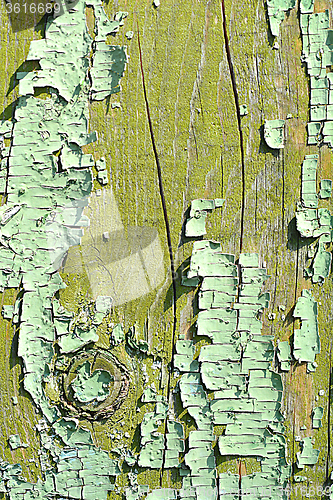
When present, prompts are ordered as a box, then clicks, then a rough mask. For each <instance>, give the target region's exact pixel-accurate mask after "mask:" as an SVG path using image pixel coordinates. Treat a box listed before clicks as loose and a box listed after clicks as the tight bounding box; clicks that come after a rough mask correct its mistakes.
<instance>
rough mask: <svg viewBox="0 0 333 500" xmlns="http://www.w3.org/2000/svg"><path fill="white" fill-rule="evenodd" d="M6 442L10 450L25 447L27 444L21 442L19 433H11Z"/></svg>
mask: <svg viewBox="0 0 333 500" xmlns="http://www.w3.org/2000/svg"><path fill="white" fill-rule="evenodd" d="M8 444H9V446H10V447H11V449H12V450H16V449H17V448H27V447H28V446H29V445H27V444H26V443H22V442H21V438H20V436H19V434H11V435H10V436H9V438H8Z"/></svg>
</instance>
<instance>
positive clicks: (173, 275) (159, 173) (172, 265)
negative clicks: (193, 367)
mask: <svg viewBox="0 0 333 500" xmlns="http://www.w3.org/2000/svg"><path fill="white" fill-rule="evenodd" d="M137 29H138V48H139V58H140V70H141V78H142V86H143V95H144V100H145V106H146V112H147V118H148V125H149V132H150V138H151V143H152V147H153V152H154V157H155V163H156V169H157V176H158V187H159V192H160V199H161V204H162V209H163V217H164V225H165V232H166V237H167V242H168V250H169V258H170V270H171V278H172V291H173V328H172V337H171V363H170V370H169V373H168V377H167V401H168V402H169V400H170V377H171V372H172V369H173V363H174V353H175V334H176V327H177V288H176V273H175V262H174V257H173V250H172V245H171V231H170V225H169V217H168V212H167V207H166V201H165V196H164V189H163V180H162V171H161V165H160V160H159V156H158V153H157V148H156V143H155V137H154V131H153V124H152V121H151V116H150V110H149V103H148V96H147V90H146V84H145V76H144V70H143V61H142V51H141V43H140V31H139V23H138V22H137ZM197 154H198V153H197ZM167 419H168V417H166V418H165V423H164V450H163V459H162V467H161V474H160V483H161V485H162V478H163V472H164V466H165V443H166V432H167Z"/></svg>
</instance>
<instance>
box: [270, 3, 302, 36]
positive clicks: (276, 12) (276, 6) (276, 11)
mask: <svg viewBox="0 0 333 500" xmlns="http://www.w3.org/2000/svg"><path fill="white" fill-rule="evenodd" d="M295 5H296V1H295V0H268V1H267V10H268V18H269V25H270V29H271V33H272V35H273V36H278V35H279V28H280V24H281V22H282V21H283V20H284V18H285V13H286V12H287V11H288V10H290V9H293V8H294V7H295Z"/></svg>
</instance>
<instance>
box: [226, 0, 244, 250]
mask: <svg viewBox="0 0 333 500" xmlns="http://www.w3.org/2000/svg"><path fill="white" fill-rule="evenodd" d="M221 12H222V27H223V35H224V42H225V49H226V54H227V60H228V66H229V72H230V78H231V83H232V91H233V94H234V100H235V106H236V115H237V124H238V133H239V145H240V153H241V172H242V205H241V221H240V238H239V253H242V249H243V232H244V211H245V154H244V145H243V132H242V124H241V114H240V106H239V99H238V92H237V85H236V78H235V72H234V67H233V63H232V59H231V53H230V47H229V38H228V31H227V21H226V15H225V6H224V0H221Z"/></svg>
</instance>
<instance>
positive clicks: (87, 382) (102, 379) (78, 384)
mask: <svg viewBox="0 0 333 500" xmlns="http://www.w3.org/2000/svg"><path fill="white" fill-rule="evenodd" d="M111 381H112V375H110V373H109V372H107V371H105V370H94V371H93V372H92V371H91V363H90V362H89V361H86V362H85V363H83V365H82V366H80V368H79V369H78V375H77V376H76V377H75V379H74V380H73V381H72V383H71V387H72V389H73V392H74V399H77V400H78V401H79V402H80V403H91V402H95V403H97V402H100V401H104V400H105V399H106V398H107V397H108V396H109V394H110V389H109V385H110V383H111Z"/></svg>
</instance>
